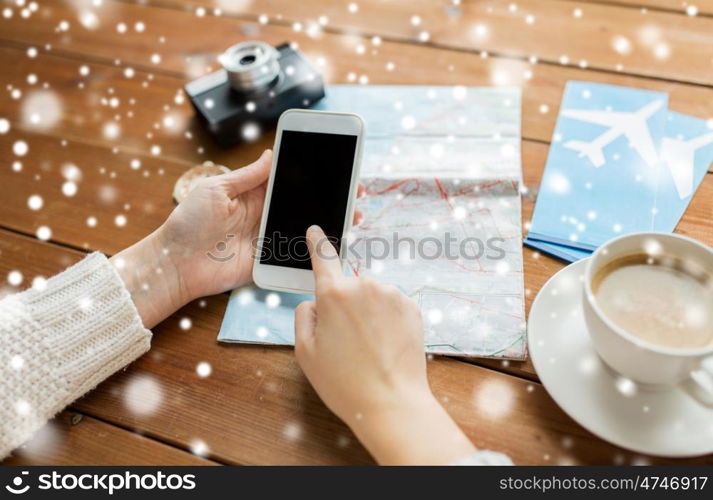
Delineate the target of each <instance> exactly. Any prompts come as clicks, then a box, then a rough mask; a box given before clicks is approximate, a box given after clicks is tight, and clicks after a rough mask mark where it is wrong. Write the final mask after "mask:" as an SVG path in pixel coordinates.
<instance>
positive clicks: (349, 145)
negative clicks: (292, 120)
mask: <svg viewBox="0 0 713 500" xmlns="http://www.w3.org/2000/svg"><path fill="white" fill-rule="evenodd" d="M356 145H357V136H355V135H344V134H323V133H315V132H297V131H293V130H285V131H283V132H282V139H281V141H280V152H279V156H278V158H277V166H276V167H275V178H274V181H273V185H272V196H271V198H270V207H269V209H268V213H267V224H266V226H265V239H264V240H263V242H262V253H261V254H260V263H261V264H269V265H273V266H283V267H293V268H297V269H312V264H311V262H310V260H309V251H308V249H307V243H306V240H305V233H306V231H307V228H308V227H309V226H311V225H312V224H317V225H318V226H320V227H321V228H322V229H323V230H324V232H325V234H326V235H327V237H329V239H330V241H332V242H333V243H334V244H335V246H336V247H337V251H339V246H340V244H341V237H342V231H343V230H344V220H345V217H346V213H347V204H348V202H349V186H350V184H351V178H352V170H353V168H354V155H355V153H356Z"/></svg>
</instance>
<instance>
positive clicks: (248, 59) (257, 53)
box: [218, 42, 280, 92]
mask: <svg viewBox="0 0 713 500" xmlns="http://www.w3.org/2000/svg"><path fill="white" fill-rule="evenodd" d="M277 57H278V53H277V50H275V49H274V48H273V47H271V46H270V45H268V44H266V43H264V42H243V43H239V44H237V45H233V46H232V47H230V48H229V49H228V50H226V51H225V52H224V53H223V54H221V56H220V57H219V58H218V59H219V61H220V63H221V64H222V65H223V68H225V70H226V71H227V72H228V80H229V81H230V86H231V87H232V88H233V89H235V90H237V91H240V92H251V91H256V90H262V89H264V88H265V87H267V86H268V85H270V83H272V82H273V81H274V80H275V78H277V76H278V74H279V73H280V63H278V62H277Z"/></svg>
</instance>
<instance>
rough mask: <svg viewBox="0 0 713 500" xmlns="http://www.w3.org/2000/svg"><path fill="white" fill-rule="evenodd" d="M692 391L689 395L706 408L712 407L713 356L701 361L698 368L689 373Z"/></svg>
mask: <svg viewBox="0 0 713 500" xmlns="http://www.w3.org/2000/svg"><path fill="white" fill-rule="evenodd" d="M691 379H692V382H694V383H693V386H694V387H693V390H692V391H691V392H690V393H691V395H692V396H693V397H694V398H695V399H697V400H698V401H699V402H700V403H702V404H704V405H706V406H713V356H708V357H706V358H703V359H702V360H701V363H700V365H699V366H698V368H696V369H695V370H693V371H692V372H691Z"/></svg>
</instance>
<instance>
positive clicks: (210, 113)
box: [185, 42, 324, 146]
mask: <svg viewBox="0 0 713 500" xmlns="http://www.w3.org/2000/svg"><path fill="white" fill-rule="evenodd" d="M219 61H220V63H221V64H222V65H223V69H221V70H218V71H216V72H214V73H210V74H208V75H205V76H203V77H201V78H198V79H197V80H194V81H192V82H190V83H188V84H187V85H186V86H185V91H186V93H187V94H188V97H189V98H190V99H191V102H192V103H193V107H194V108H195V109H196V111H197V114H198V116H199V118H200V120H201V121H202V122H203V123H204V124H205V126H206V127H207V129H208V131H209V132H210V133H211V134H212V135H213V137H215V139H216V141H217V142H218V143H219V144H220V145H222V146H230V145H232V144H236V143H238V142H243V141H252V140H255V139H256V138H257V137H258V136H259V135H260V133H261V132H262V131H263V130H266V129H270V128H272V127H273V126H274V125H275V123H276V122H277V119H278V118H279V117H280V115H281V114H282V112H283V111H285V110H287V109H290V108H306V107H309V106H311V105H312V104H314V103H315V102H317V101H319V100H320V99H321V98H323V97H324V82H323V80H322V76H321V75H320V74H319V72H318V71H317V70H316V69H315V68H314V67H313V66H312V64H310V62H309V61H308V60H307V58H306V57H305V56H304V54H302V53H301V52H300V51H299V50H296V49H293V48H292V47H291V46H290V44H288V43H283V44H282V45H279V46H277V47H272V46H270V45H268V44H266V43H264V42H243V43H239V44H237V45H234V46H232V47H230V48H229V49H228V50H226V51H225V52H224V53H223V54H221V56H220V57H219Z"/></svg>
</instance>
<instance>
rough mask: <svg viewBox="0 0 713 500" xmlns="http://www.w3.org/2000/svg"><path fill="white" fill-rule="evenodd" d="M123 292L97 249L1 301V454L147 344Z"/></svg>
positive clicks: (147, 333) (146, 336)
mask: <svg viewBox="0 0 713 500" xmlns="http://www.w3.org/2000/svg"><path fill="white" fill-rule="evenodd" d="M150 340H151V332H150V331H149V330H147V329H145V328H144V327H143V324H142V323H141V318H140V317H139V315H138V312H137V311H136V308H135V307H134V303H133V302H132V300H131V296H130V295H129V292H128V291H127V290H126V288H125V287H124V283H123V282H122V280H121V278H120V277H119V275H118V274H117V272H116V270H115V269H114V266H113V265H112V264H111V263H110V262H109V260H108V259H107V258H106V257H105V256H104V255H102V254H100V253H93V254H91V255H89V256H87V257H86V258H85V259H84V260H82V261H81V262H79V263H77V264H75V265H74V266H72V267H70V268H69V269H67V270H65V271H63V272H62V273H60V274H58V275H57V276H54V277H52V278H50V279H48V280H47V282H46V286H45V287H43V289H42V290H40V289H37V288H33V289H30V290H27V291H25V292H22V293H18V294H15V295H10V296H7V297H5V298H4V299H2V300H0V458H3V457H5V456H7V455H8V454H9V453H10V452H11V451H12V450H13V449H14V448H16V447H17V446H19V445H21V444H22V443H23V442H25V441H26V440H27V439H28V438H29V437H30V436H31V435H32V434H33V433H34V432H35V431H36V430H38V429H39V428H40V427H41V426H42V425H44V423H45V422H47V420H49V419H50V418H52V417H53V416H54V415H55V414H56V413H57V412H59V411H60V410H62V409H63V408H64V407H65V406H67V405H68V404H70V403H71V402H72V401H74V400H75V399H77V398H79V397H80V396H82V395H83V394H84V393H86V392H87V391H89V390H90V389H92V388H94V387H95V386H96V385H97V384H99V382H101V381H102V380H104V379H105V378H107V377H108V376H109V375H111V374H112V373H114V372H116V371H117V370H120V369H121V368H123V367H124V366H126V365H127V364H129V363H131V362H132V361H134V360H135V359H136V358H138V357H139V356H141V355H142V354H143V353H144V352H146V351H147V350H148V349H149V345H150Z"/></svg>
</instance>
